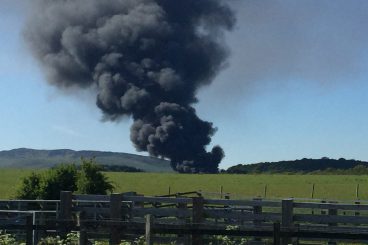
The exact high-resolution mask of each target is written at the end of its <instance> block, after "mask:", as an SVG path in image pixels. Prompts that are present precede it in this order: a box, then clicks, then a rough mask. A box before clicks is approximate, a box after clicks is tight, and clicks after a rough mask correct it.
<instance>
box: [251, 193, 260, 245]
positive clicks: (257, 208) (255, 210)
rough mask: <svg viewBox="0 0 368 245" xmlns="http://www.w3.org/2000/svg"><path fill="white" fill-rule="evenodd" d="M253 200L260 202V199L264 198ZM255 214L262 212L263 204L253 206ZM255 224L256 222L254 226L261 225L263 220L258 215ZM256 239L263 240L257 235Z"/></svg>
mask: <svg viewBox="0 0 368 245" xmlns="http://www.w3.org/2000/svg"><path fill="white" fill-rule="evenodd" d="M253 201H258V202H260V201H262V198H253ZM253 214H254V215H256V216H257V215H260V214H262V206H261V205H255V206H253ZM253 224H254V226H258V225H261V224H262V222H261V221H260V220H259V219H258V217H255V219H254V221H253ZM254 240H255V241H261V239H260V238H257V237H255V238H254Z"/></svg>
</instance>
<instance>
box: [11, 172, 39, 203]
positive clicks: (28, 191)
mask: <svg viewBox="0 0 368 245" xmlns="http://www.w3.org/2000/svg"><path fill="white" fill-rule="evenodd" d="M40 184H41V175H40V174H37V173H35V172H33V173H31V175H30V176H28V177H26V178H23V179H22V183H21V186H20V188H19V190H18V192H17V198H20V199H28V200H33V199H37V198H38V197H39V194H40V193H39V191H40Z"/></svg>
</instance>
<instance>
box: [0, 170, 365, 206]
mask: <svg viewBox="0 0 368 245" xmlns="http://www.w3.org/2000/svg"><path fill="white" fill-rule="evenodd" d="M29 173H30V170H20V169H1V170H0V199H4V198H11V197H14V195H15V192H16V188H17V186H18V185H19V183H20V180H21V178H22V177H23V176H26V175H28V174H29ZM107 175H108V177H109V178H110V179H111V180H112V181H113V182H114V183H115V185H116V187H117V189H116V192H126V191H136V192H138V193H141V194H145V195H163V194H168V191H169V187H170V189H171V193H176V192H186V191H196V190H202V191H203V192H207V193H219V191H220V187H221V186H223V190H224V192H228V193H231V198H232V199H233V198H245V197H257V196H262V197H263V196H264V189H265V185H267V198H285V197H296V198H310V197H311V192H312V185H313V183H314V184H315V192H314V198H317V199H331V200H332V199H334V200H354V199H355V196H356V186H357V184H359V186H360V188H359V196H360V199H365V200H368V176H364V175H361V176H353V175H228V174H218V175H187V174H157V173H107ZM208 195H209V196H212V197H215V196H216V195H215V194H212V195H211V194H208ZM217 197H218V195H217Z"/></svg>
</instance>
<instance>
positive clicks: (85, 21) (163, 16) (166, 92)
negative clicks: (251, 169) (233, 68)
mask: <svg viewBox="0 0 368 245" xmlns="http://www.w3.org/2000/svg"><path fill="white" fill-rule="evenodd" d="M32 1H33V0H32ZM33 5H34V12H33V15H32V17H31V19H30V20H29V22H28V24H27V27H26V38H27V40H28V41H29V43H30V46H31V48H32V50H33V52H34V54H35V56H36V57H37V59H38V60H39V61H40V63H41V64H42V66H43V67H44V68H45V71H46V74H47V78H48V81H49V82H50V83H51V84H53V85H56V86H57V87H60V88H61V89H65V88H70V87H77V88H86V87H93V88H95V89H96V91H97V106H98V107H99V108H100V109H101V110H102V111H103V113H104V117H105V119H109V120H117V119H119V118H120V117H122V116H124V115H128V116H132V117H133V119H134V124H133V125H132V128H131V140H132V142H133V143H134V145H135V147H136V149H137V150H138V151H147V152H149V154H150V155H153V156H158V157H165V158H169V159H171V163H172V166H173V168H174V169H176V170H178V171H183V172H216V171H217V170H218V164H219V163H220V162H221V160H222V158H223V156H224V152H223V150H222V149H221V147H219V146H215V147H214V148H213V149H212V151H210V152H207V151H206V146H207V145H208V144H209V143H210V142H211V136H212V135H213V134H214V133H215V131H216V129H215V128H214V127H213V125H212V123H210V122H206V121H203V120H201V119H199V118H198V116H197V115H196V111H195V109H194V108H193V107H192V105H193V103H195V102H196V101H197V98H196V91H197V89H198V88H199V87H200V86H202V85H206V84H209V83H210V82H211V81H212V79H213V78H214V77H215V76H216V75H217V73H218V72H219V71H220V70H221V69H222V68H223V67H224V65H225V62H226V58H227V57H228V50H227V48H226V46H225V45H224V43H223V34H224V31H226V30H230V29H231V28H232V27H233V25H234V23H235V18H234V15H233V13H232V11H231V10H230V8H229V7H228V6H227V5H226V4H225V3H223V2H222V1H221V0H36V1H35V3H34V4H33Z"/></svg>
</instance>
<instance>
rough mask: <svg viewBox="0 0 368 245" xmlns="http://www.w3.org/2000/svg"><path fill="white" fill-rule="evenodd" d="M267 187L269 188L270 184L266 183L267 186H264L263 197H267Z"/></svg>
mask: <svg viewBox="0 0 368 245" xmlns="http://www.w3.org/2000/svg"><path fill="white" fill-rule="evenodd" d="M267 188H268V185H267V184H265V186H264V193H263V198H267Z"/></svg>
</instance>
